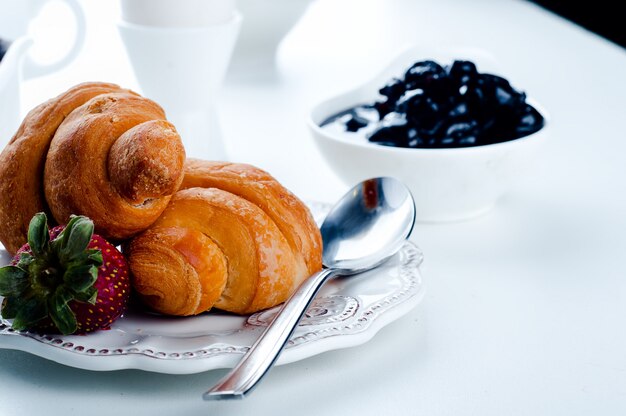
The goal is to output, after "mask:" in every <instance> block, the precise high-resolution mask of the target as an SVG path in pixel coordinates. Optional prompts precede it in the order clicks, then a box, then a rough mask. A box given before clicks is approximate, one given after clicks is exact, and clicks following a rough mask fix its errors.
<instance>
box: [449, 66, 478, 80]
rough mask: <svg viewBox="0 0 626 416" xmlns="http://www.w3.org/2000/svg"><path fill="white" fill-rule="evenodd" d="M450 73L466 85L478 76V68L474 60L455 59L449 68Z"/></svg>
mask: <svg viewBox="0 0 626 416" xmlns="http://www.w3.org/2000/svg"><path fill="white" fill-rule="evenodd" d="M448 75H450V77H451V78H452V80H453V81H455V82H456V83H458V84H459V85H465V84H467V83H468V82H470V81H472V80H474V79H475V78H476V77H477V76H478V70H477V69H476V65H475V64H474V63H473V62H470V61H454V62H453V63H452V65H450V68H449V69H448Z"/></svg>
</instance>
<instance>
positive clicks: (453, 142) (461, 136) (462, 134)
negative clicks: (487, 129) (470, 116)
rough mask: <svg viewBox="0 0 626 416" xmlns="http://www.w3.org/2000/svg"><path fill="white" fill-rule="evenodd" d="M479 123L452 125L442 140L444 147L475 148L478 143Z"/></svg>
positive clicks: (469, 122)
mask: <svg viewBox="0 0 626 416" xmlns="http://www.w3.org/2000/svg"><path fill="white" fill-rule="evenodd" d="M478 134H479V130H478V123H477V122H476V121H473V120H472V121H467V122H460V123H454V124H451V125H450V126H449V127H448V128H447V129H446V132H445V134H444V136H443V138H442V139H441V145H442V146H443V147H465V146H474V145H475V144H476V142H477V141H478Z"/></svg>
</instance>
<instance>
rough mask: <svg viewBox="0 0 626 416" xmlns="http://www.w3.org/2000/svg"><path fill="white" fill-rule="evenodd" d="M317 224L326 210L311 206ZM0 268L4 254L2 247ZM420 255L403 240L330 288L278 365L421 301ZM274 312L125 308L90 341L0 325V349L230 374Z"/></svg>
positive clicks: (110, 365) (364, 333)
mask: <svg viewBox="0 0 626 416" xmlns="http://www.w3.org/2000/svg"><path fill="white" fill-rule="evenodd" d="M311 208H312V211H313V213H314V215H315V216H316V219H319V218H321V217H323V215H324V214H325V212H326V210H327V209H328V207H327V206H326V205H321V204H311ZM0 249H1V252H2V257H1V259H2V260H3V263H6V262H7V259H8V255H7V254H6V252H5V251H4V249H2V246H0ZM421 261H422V253H421V251H420V250H419V249H418V248H417V247H416V246H415V245H414V244H413V243H410V242H407V243H406V244H405V245H404V247H403V248H402V249H401V251H400V252H399V253H398V254H397V255H396V256H394V257H393V258H392V259H390V260H389V261H388V262H387V263H385V264H383V265H382V266H380V267H378V268H377V269H375V270H372V271H370V272H367V273H363V274H361V275H358V276H353V277H350V278H337V279H334V280H332V281H330V282H328V283H327V284H326V285H325V286H324V287H323V288H322V290H321V291H320V293H319V294H318V296H317V299H316V300H315V301H314V303H313V305H312V306H311V307H310V308H309V310H308V311H307V313H306V316H305V318H304V319H303V320H302V321H301V322H300V325H299V326H298V328H296V330H295V332H294V334H293V335H292V337H291V339H290V341H289V343H288V345H287V347H286V348H285V350H284V351H283V353H282V354H281V356H280V357H279V359H278V361H277V365H280V364H286V363H290V362H294V361H298V360H302V359H304V358H307V357H311V356H313V355H316V354H319V353H322V352H324V351H329V350H333V349H339V348H346V347H350V346H354V345H358V344H362V343H364V342H366V341H368V340H369V339H371V338H372V337H373V336H374V335H375V334H376V332H378V330H380V329H381V328H382V327H384V326H385V325H387V324H389V323H390V322H392V321H394V320H396V319H398V318H400V317H401V316H402V315H404V314H405V313H407V312H408V311H409V310H411V309H412V308H413V307H415V306H416V305H417V304H418V303H419V301H420V300H421V299H422V297H423V293H424V289H423V284H422V279H421V276H420V272H419V269H418V266H419V264H420V263H421ZM277 310H278V307H276V308H272V309H269V310H266V311H262V312H259V313H256V314H253V315H250V316H243V317H242V316H235V315H230V314H226V313H219V312H209V313H205V314H202V315H198V316H194V317H184V318H180V317H165V316H160V315H155V314H149V313H146V312H142V311H138V310H133V309H131V310H129V311H128V312H127V313H126V314H125V315H124V316H123V317H121V318H120V319H118V320H117V321H116V322H115V323H114V324H113V326H112V327H111V329H110V330H107V331H98V332H96V333H92V334H89V335H68V336H61V335H39V334H36V333H31V332H27V331H14V330H13V329H12V328H11V326H10V322H9V321H7V320H5V319H1V321H0V348H8V349H17V350H22V351H26V352H29V353H32V354H35V355H38V356H40V357H43V358H47V359H49V360H53V361H56V362H59V363H61V364H65V365H68V366H72V367H78V368H83V369H87V370H97V371H109V370H120V369H127V368H135V369H141V370H146V371H154V372H159V373H167V374H192V373H199V372H203V371H207V370H211V369H216V368H231V367H233V366H234V365H235V364H236V363H237V362H238V360H239V359H240V358H241V356H242V354H244V353H245V352H246V351H247V350H248V348H249V347H250V346H251V345H252V344H253V343H254V341H255V340H256V339H257V337H258V336H259V335H260V334H261V332H262V331H263V329H264V327H265V325H267V323H268V322H269V320H270V319H271V317H272V316H273V314H275V313H276V312H277Z"/></svg>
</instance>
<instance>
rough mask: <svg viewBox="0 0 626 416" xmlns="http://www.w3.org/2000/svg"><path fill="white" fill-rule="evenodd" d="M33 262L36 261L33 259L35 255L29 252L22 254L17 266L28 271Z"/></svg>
mask: <svg viewBox="0 0 626 416" xmlns="http://www.w3.org/2000/svg"><path fill="white" fill-rule="evenodd" d="M33 260H35V257H33V255H32V254H30V253H29V252H27V251H24V252H23V253H20V258H19V260H18V262H17V265H16V266H17V267H19V268H20V269H24V270H28V267H29V266H30V264H31V263H32V262H33Z"/></svg>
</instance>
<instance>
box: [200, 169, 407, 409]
mask: <svg viewBox="0 0 626 416" xmlns="http://www.w3.org/2000/svg"><path fill="white" fill-rule="evenodd" d="M414 222H415V203H414V202H413V197H412V196H411V193H410V192H409V190H408V189H407V188H406V186H404V185H403V184H402V183H401V182H399V181H398V180H396V179H393V178H374V179H369V180H366V181H364V182H361V183H360V184H358V185H356V186H355V187H354V188H352V189H351V190H350V191H349V192H348V193H347V194H346V195H344V196H343V197H342V198H341V199H340V200H339V202H338V203H337V204H336V205H335V206H334V207H333V208H332V209H331V211H330V213H329V214H328V216H327V217H326V219H325V220H324V223H323V224H322V227H321V233H322V240H323V242H324V252H323V263H324V266H325V268H324V269H322V270H321V271H319V272H318V273H316V274H314V275H313V276H311V277H309V278H308V279H307V280H305V281H304V282H303V283H302V284H301V285H300V287H299V288H298V289H297V290H296V292H295V293H294V294H293V295H292V296H291V297H290V298H289V299H288V300H287V301H286V302H285V304H284V305H283V307H282V309H281V310H280V312H279V313H278V314H277V315H276V317H275V318H274V320H273V321H272V322H271V323H270V325H269V326H268V327H267V329H266V330H265V331H264V332H263V334H262V335H261V336H260V337H259V339H258V340H257V341H256V342H255V343H254V345H253V346H252V347H251V348H250V349H249V350H248V352H247V353H246V354H245V356H244V357H243V358H242V359H241V361H240V362H239V364H237V366H235V368H233V369H232V370H231V371H230V373H228V374H227V375H226V376H225V377H224V378H222V379H221V380H220V381H219V382H218V383H217V384H216V385H215V386H214V387H213V388H211V389H210V390H209V391H207V392H206V393H204V396H203V397H204V399H205V400H223V399H242V398H243V397H244V396H245V395H246V394H248V393H249V392H250V391H251V390H252V389H253V388H254V387H255V386H256V385H257V383H258V382H259V380H261V378H262V377H263V376H264V375H265V374H266V373H267V371H268V370H269V369H270V368H271V366H272V364H274V362H275V361H276V359H277V358H278V355H279V354H280V352H281V351H282V349H283V347H284V346H285V344H286V343H287V341H288V340H289V337H290V336H291V334H292V333H293V331H294V329H295V328H296V326H297V325H298V322H299V321H300V318H302V316H303V315H304V313H305V311H306V310H307V308H308V306H309V305H310V304H311V301H312V300H313V298H314V297H315V294H316V293H317V291H318V290H319V288H320V287H321V286H322V285H323V284H324V282H326V281H327V280H328V279H330V278H331V277H335V276H340V275H341V276H348V275H353V274H356V273H360V272H364V271H366V270H369V269H372V268H374V267H376V266H378V265H380V264H381V263H383V262H384V261H386V260H387V259H389V258H390V257H391V256H393V255H394V254H395V253H396V252H397V251H398V250H399V249H400V248H401V247H402V245H403V244H404V241H405V240H406V239H407V238H408V237H409V235H410V234H411V231H412V229H413V224H414Z"/></svg>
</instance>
